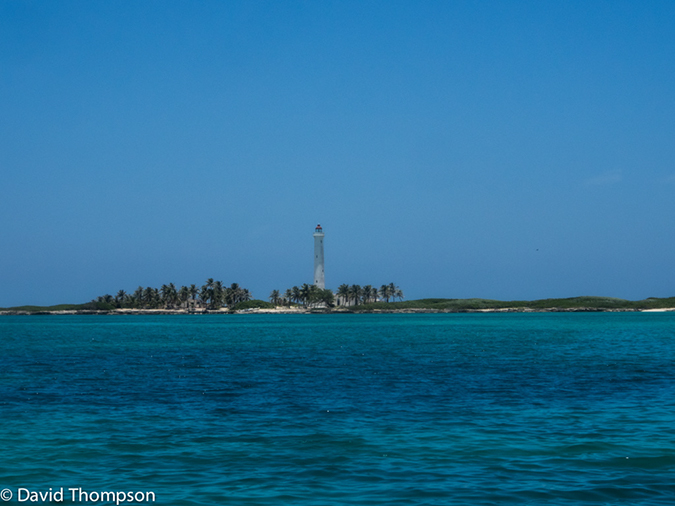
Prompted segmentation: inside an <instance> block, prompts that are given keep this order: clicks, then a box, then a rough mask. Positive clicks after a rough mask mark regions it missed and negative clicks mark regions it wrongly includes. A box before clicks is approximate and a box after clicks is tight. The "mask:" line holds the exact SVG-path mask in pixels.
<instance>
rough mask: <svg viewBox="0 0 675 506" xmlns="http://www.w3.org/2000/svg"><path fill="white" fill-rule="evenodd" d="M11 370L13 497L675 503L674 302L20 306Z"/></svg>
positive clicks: (7, 323) (8, 407)
mask: <svg viewBox="0 0 675 506" xmlns="http://www.w3.org/2000/svg"><path fill="white" fill-rule="evenodd" d="M0 366H1V367H0V427H1V430H0V489H1V490H2V492H0V498H2V499H7V500H8V502H9V504H19V503H23V504H75V503H81V504H88V505H92V504H115V503H117V504H127V503H132V504H137V503H142V504H152V503H154V504H161V505H181V506H182V505H219V504H227V505H260V506H263V505H265V506H267V505H303V506H319V505H325V506H329V505H330V506H334V505H356V506H360V505H388V506H389V505H392V506H393V505H406V506H416V505H502V504H507V505H508V504H514V505H515V504H518V505H523V504H532V505H615V504H622V505H623V504H625V505H631V506H635V505H645V506H646V505H650V506H651V505H669V506H672V505H673V504H675V314H672V313H536V314H528V313H525V314H523V313H516V314H414V315H412V314H390V315H373V314H335V315H222V316H220V315H213V316H209V315H190V316H188V315H185V316H2V317H0ZM59 492H61V495H59ZM50 493H51V495H49V494H50ZM120 493H121V494H123V495H122V496H120V495H119V494H120ZM40 494H42V495H40ZM83 494H84V495H83ZM111 494H112V495H111ZM113 498H114V500H113ZM120 498H121V499H120ZM50 499H51V500H50Z"/></svg>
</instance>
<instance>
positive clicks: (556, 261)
mask: <svg viewBox="0 0 675 506" xmlns="http://www.w3.org/2000/svg"><path fill="white" fill-rule="evenodd" d="M674 141H675V2H673V1H671V0H667V1H649V0H646V1H640V2H637V1H632V0H631V1H621V0H612V1H589V0H584V1H566V2H558V1H541V0H533V1H516V0H514V1H498V0H495V1H412V0H411V1H391V0H387V1H368V0H363V1H361V0H359V1H353V2H352V1H337V2H331V1H321V2H314V1H304V2H300V1H297V2H296V1H288V0H284V1H278V2H270V1H265V2H256V1H235V0H231V1H227V2H220V1H211V2H209V1H207V2H192V1H185V2H176V1H161V2H159V1H158V2H151V1H146V2H103V1H88V2H75V1H63V2H52V1H38V2H33V1H20V2H19V1H9V0H6V1H0V231H1V234H2V240H1V241H0V307H6V306H12V305H22V304H44V305H47V304H56V303H78V302H86V301H88V300H91V299H92V298H94V297H96V296H98V295H103V294H105V293H111V294H114V293H116V292H117V291H118V290H120V289H124V290H126V291H133V290H134V289H135V288H136V287H137V286H138V285H143V286H154V287H159V286H161V285H162V284H164V283H169V282H173V283H175V284H176V285H179V286H180V285H182V284H190V283H196V284H198V285H201V284H203V283H204V282H205V280H206V279H207V278H209V277H213V278H215V279H218V280H222V281H223V282H224V283H226V284H228V285H229V284H230V283H232V282H237V283H239V284H240V285H242V286H244V287H246V288H249V289H250V290H251V291H252V293H253V295H254V297H256V298H262V299H267V297H268V296H269V293H270V291H271V290H272V289H279V290H285V289H286V288H289V287H291V286H293V285H300V284H302V283H311V282H312V272H313V239H312V233H313V231H314V227H315V225H316V224H317V223H321V225H322V226H323V227H324V230H325V233H326V238H325V248H326V285H327V287H329V288H333V289H336V288H337V286H338V285H340V284H342V283H347V284H361V285H365V284H372V285H377V286H379V285H381V284H384V283H390V282H394V283H396V284H397V285H399V286H400V287H401V289H403V291H404V292H405V295H406V298H409V299H413V298H422V297H451V298H465V297H484V298H495V299H502V300H509V299H536V298H544V297H572V296H577V295H605V296H615V297H622V298H628V299H642V298H645V297H650V296H652V297H666V296H673V295H675V269H673V264H674V260H675V234H674V233H673V223H674V222H675V199H674V198H673V196H674V194H675V142H674Z"/></svg>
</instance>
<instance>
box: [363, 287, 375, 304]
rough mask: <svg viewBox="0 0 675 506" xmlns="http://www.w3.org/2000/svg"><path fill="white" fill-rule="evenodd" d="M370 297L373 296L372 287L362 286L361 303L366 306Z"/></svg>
mask: <svg viewBox="0 0 675 506" xmlns="http://www.w3.org/2000/svg"><path fill="white" fill-rule="evenodd" d="M372 296H373V287H372V286H370V285H366V286H364V287H363V291H362V297H363V303H364V304H368V303H369V302H370V298H371V297H372Z"/></svg>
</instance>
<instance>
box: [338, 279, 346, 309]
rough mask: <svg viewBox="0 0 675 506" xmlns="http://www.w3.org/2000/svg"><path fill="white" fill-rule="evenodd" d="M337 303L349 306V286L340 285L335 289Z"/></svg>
mask: <svg viewBox="0 0 675 506" xmlns="http://www.w3.org/2000/svg"><path fill="white" fill-rule="evenodd" d="M337 296H338V302H339V303H340V304H342V305H343V306H346V305H349V286H348V285H344V284H342V285H340V286H338V289H337Z"/></svg>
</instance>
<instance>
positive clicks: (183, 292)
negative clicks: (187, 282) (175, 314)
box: [178, 286, 190, 308]
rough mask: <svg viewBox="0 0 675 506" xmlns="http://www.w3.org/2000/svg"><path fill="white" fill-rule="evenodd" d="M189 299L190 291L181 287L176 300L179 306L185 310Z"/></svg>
mask: <svg viewBox="0 0 675 506" xmlns="http://www.w3.org/2000/svg"><path fill="white" fill-rule="evenodd" d="M189 298H190V289H189V288H188V287H187V286H181V287H180V290H178V300H180V302H181V305H183V306H184V307H186V308H187V305H188V303H187V302H188V299H189Z"/></svg>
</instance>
